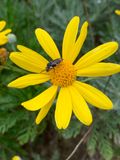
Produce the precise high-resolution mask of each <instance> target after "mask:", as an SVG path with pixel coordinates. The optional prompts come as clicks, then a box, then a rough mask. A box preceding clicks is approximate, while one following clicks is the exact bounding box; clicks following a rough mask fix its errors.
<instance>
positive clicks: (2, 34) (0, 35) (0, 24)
mask: <svg viewBox="0 0 120 160" xmlns="http://www.w3.org/2000/svg"><path fill="white" fill-rule="evenodd" d="M5 26H6V22H5V21H0V45H4V44H6V43H7V42H8V38H7V34H9V33H10V32H11V29H5V30H3V29H4V28H5Z"/></svg>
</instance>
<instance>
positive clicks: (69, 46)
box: [8, 16, 120, 129]
mask: <svg viewBox="0 0 120 160" xmlns="http://www.w3.org/2000/svg"><path fill="white" fill-rule="evenodd" d="M79 22H80V18H79V17H78V16H75V17H73V18H72V19H71V20H70V22H69V23H68V25H67V28H66V30H65V34H64V37H63V43H62V53H61V54H60V52H59V50H58V48H57V46H56V44H55V42H54V40H53V39H52V38H51V36H50V35H49V33H48V32H47V31H45V30H44V29H42V28H37V29H36V30H35V34H36V37H37V39H38V41H39V43H40V45H41V47H42V48H43V50H44V51H45V52H46V53H47V54H48V56H49V57H51V59H52V61H50V62H49V61H48V60H47V59H46V58H44V57H43V56H41V55H40V54H38V53H37V52H35V51H33V50H31V49H29V48H27V47H25V46H21V45H18V46H17V48H18V50H19V51H17V52H12V53H11V54H10V59H11V60H12V61H13V62H14V63H15V64H16V65H18V66H19V67H21V68H23V69H25V70H27V71H29V72H30V73H29V74H27V75H24V76H22V77H19V78H17V79H15V80H14V81H12V82H10V83H9V84H8V87H14V88H25V87H28V86H32V85H38V84H41V83H45V82H48V83H50V85H51V86H50V87H49V88H47V89H46V90H45V91H43V92H41V93H40V94H38V95H37V96H36V97H33V98H32V99H29V100H27V101H25V102H23V103H22V104H21V105H22V106H24V108H26V109H27V110H30V111H37V110H40V111H39V113H38V115H37V117H36V120H35V122H36V124H39V123H40V122H41V121H42V120H43V119H44V118H45V117H46V115H47V114H48V112H49V110H50V108H51V106H52V104H53V102H54V101H55V100H56V108H55V122H56V125H57V127H58V128H59V129H65V128H67V127H68V125H69V123H70V120H71V117H72V113H74V114H75V116H76V117H77V118H78V120H80V121H81V122H82V123H83V124H85V125H87V126H89V125H90V124H91V123H92V121H93V118H92V113H91V111H90V109H89V106H88V103H89V104H91V105H93V106H95V107H97V108H100V109H104V110H110V109H112V108H113V104H112V101H111V100H110V99H109V97H107V96H106V95H105V94H104V93H103V92H101V91H100V90H98V89H97V88H95V87H93V86H91V85H89V84H87V83H84V82H82V81H80V80H79V79H78V78H79V77H104V76H110V75H112V74H115V73H118V72H120V65H119V64H114V63H108V62H107V63H105V62H102V61H103V60H104V59H106V58H107V57H109V56H111V55H113V54H114V53H115V52H116V51H117V49H118V43H117V42H107V43H105V44H102V45H99V46H97V47H96V48H94V49H92V50H90V51H88V52H87V53H86V54H84V55H83V56H82V57H81V58H78V55H79V53H80V51H81V48H82V45H83V43H84V41H85V39H86V36H87V28H88V22H84V23H83V25H82V27H81V30H80V33H79V34H78V29H79ZM46 44H49V45H46ZM41 71H45V72H44V74H43V72H42V73H41ZM57 95H58V96H57Z"/></svg>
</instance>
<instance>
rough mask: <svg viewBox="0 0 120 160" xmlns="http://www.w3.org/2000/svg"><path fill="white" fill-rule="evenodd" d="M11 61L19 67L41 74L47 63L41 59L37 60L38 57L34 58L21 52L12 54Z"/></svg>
mask: <svg viewBox="0 0 120 160" xmlns="http://www.w3.org/2000/svg"><path fill="white" fill-rule="evenodd" d="M10 59H11V61H12V62H13V63H15V64H16V65H17V66H19V67H21V68H23V69H25V70H27V71H30V72H35V73H40V72H42V71H43V70H45V68H46V65H47V63H45V64H44V62H42V61H41V58H40V59H39V58H38V59H37V57H36V55H35V56H34V57H32V56H31V54H23V53H21V52H12V53H11V54H10Z"/></svg>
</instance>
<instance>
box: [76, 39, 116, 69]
mask: <svg viewBox="0 0 120 160" xmlns="http://www.w3.org/2000/svg"><path fill="white" fill-rule="evenodd" d="M117 49H118V43H117V42H108V43H105V44H102V45H100V46H98V47H96V48H95V49H93V50H91V51H89V52H88V53H86V54H85V55H84V56H82V57H81V58H80V60H78V62H77V63H76V64H75V67H76V68H77V69H81V68H85V67H88V66H90V65H93V64H95V63H98V62H100V61H102V60H104V59H106V58H107V57H109V56H111V55H112V54H114V53H115V52H116V51H117Z"/></svg>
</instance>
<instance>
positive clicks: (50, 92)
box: [22, 86, 58, 111]
mask: <svg viewBox="0 0 120 160" xmlns="http://www.w3.org/2000/svg"><path fill="white" fill-rule="evenodd" d="M57 89H58V87H57V86H51V87H49V88H48V89H46V90H45V91H44V92H42V93H40V94H39V95H38V96H36V97H34V98H32V99H30V100H28V101H26V102H23V103H22V106H24V107H25V108H26V109H28V110H30V111H36V110H38V109H40V108H42V107H44V106H46V105H47V104H48V103H49V102H50V101H51V100H52V99H53V97H54V96H55V95H56V93H57Z"/></svg>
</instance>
